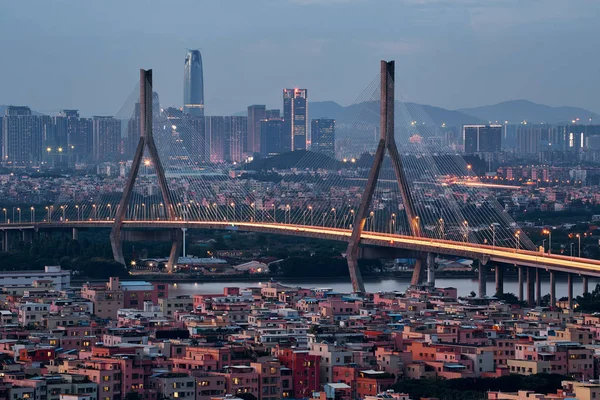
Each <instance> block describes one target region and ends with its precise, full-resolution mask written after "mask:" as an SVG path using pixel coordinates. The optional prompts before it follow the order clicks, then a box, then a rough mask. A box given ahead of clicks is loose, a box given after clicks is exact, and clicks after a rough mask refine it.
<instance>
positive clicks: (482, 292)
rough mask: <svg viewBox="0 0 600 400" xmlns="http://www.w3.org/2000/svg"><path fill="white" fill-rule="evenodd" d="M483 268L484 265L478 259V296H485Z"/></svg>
mask: <svg viewBox="0 0 600 400" xmlns="http://www.w3.org/2000/svg"><path fill="white" fill-rule="evenodd" d="M485 269H486V267H485V265H483V263H482V262H481V261H479V297H485V296H486V287H485V284H486V282H485V272H486V271H485Z"/></svg>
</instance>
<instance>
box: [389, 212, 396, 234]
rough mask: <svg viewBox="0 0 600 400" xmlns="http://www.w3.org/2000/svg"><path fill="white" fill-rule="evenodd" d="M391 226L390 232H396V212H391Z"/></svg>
mask: <svg viewBox="0 0 600 400" xmlns="http://www.w3.org/2000/svg"><path fill="white" fill-rule="evenodd" d="M391 223H392V228H391V232H390V233H391V234H393V233H394V232H396V213H392V220H391Z"/></svg>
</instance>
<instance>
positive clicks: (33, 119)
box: [2, 106, 52, 168]
mask: <svg viewBox="0 0 600 400" xmlns="http://www.w3.org/2000/svg"><path fill="white" fill-rule="evenodd" d="M4 113H5V115H4V118H2V163H3V165H5V166H11V167H20V168H24V167H32V166H40V164H41V162H42V138H43V136H44V132H45V131H47V130H49V129H51V124H52V120H51V118H50V117H48V116H44V115H32V113H31V109H29V107H16V106H9V107H7V108H6V110H5V112H4Z"/></svg>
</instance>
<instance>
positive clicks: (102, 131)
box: [92, 116, 121, 163]
mask: <svg viewBox="0 0 600 400" xmlns="http://www.w3.org/2000/svg"><path fill="white" fill-rule="evenodd" d="M92 125H93V134H92V136H93V161H94V162H95V163H102V162H114V161H118V159H119V158H120V155H121V152H120V148H121V121H120V120H118V119H115V118H113V117H106V116H94V117H93V118H92Z"/></svg>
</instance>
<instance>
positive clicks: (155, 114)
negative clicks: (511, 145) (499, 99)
mask: <svg viewBox="0 0 600 400" xmlns="http://www.w3.org/2000/svg"><path fill="white" fill-rule="evenodd" d="M394 83H395V71H394V63H393V62H382V63H381V71H380V73H379V74H378V76H377V77H376V78H375V79H373V81H372V82H371V83H370V84H369V85H368V86H367V88H366V89H365V90H364V91H363V92H362V94H361V95H360V96H359V97H358V98H357V100H356V101H355V103H354V105H353V106H352V107H349V108H348V110H349V111H348V112H347V113H346V114H345V115H343V116H341V117H339V118H338V119H337V120H336V143H335V149H336V156H337V157H336V159H333V158H329V157H325V156H323V155H322V154H318V153H313V152H306V153H302V156H301V158H300V159H299V160H297V162H296V163H295V165H294V167H293V168H291V169H289V168H288V169H286V170H285V171H278V173H277V174H274V173H266V174H265V173H261V174H253V173H252V172H251V171H245V169H244V168H245V164H243V163H242V160H241V159H238V160H236V159H235V157H237V156H236V155H239V154H241V153H242V149H243V147H244V146H245V141H246V138H245V137H244V129H243V127H241V126H239V121H238V122H237V123H236V120H233V119H232V120H219V119H215V120H214V121H212V120H211V124H219V123H222V124H225V125H226V126H222V127H220V129H219V130H218V132H219V135H212V134H211V133H210V132H208V131H206V130H205V129H204V127H200V126H199V125H198V121H197V120H194V119H190V118H186V117H185V116H184V115H182V114H181V113H177V112H176V111H177V110H175V111H174V110H170V111H169V110H164V109H162V108H161V107H160V104H158V96H157V95H155V94H154V91H153V86H152V74H151V71H143V70H142V71H141V73H140V84H139V86H138V87H136V88H135V89H134V93H133V94H132V95H131V96H130V97H129V99H128V100H127V102H126V103H125V105H124V106H123V107H122V108H121V111H119V113H118V116H120V118H122V119H123V120H125V121H126V123H125V124H123V125H124V126H126V127H127V133H126V135H124V137H125V136H126V137H127V138H129V139H131V137H133V139H135V140H133V141H131V140H130V142H131V143H130V146H128V147H129V150H130V151H131V152H132V154H123V158H122V159H123V160H124V161H123V162H122V163H121V164H120V165H121V169H122V171H123V174H122V175H123V178H122V179H121V180H119V181H118V182H119V183H117V184H114V183H113V184H107V185H105V186H104V187H97V188H94V189H92V190H83V188H82V190H73V191H71V192H65V193H62V194H61V198H60V199H59V200H58V201H57V202H56V203H55V204H52V205H48V206H46V207H45V210H44V211H45V214H44V218H43V219H41V220H40V218H37V219H36V218H35V215H36V214H35V212H33V210H32V212H31V218H29V220H28V219H27V218H26V217H27V212H25V211H26V210H23V216H25V218H22V215H21V210H19V220H18V221H15V220H14V219H13V220H11V221H10V223H8V222H9V221H8V218H7V217H6V215H5V220H4V222H5V223H4V224H1V225H0V229H2V230H4V241H3V242H4V245H5V248H6V246H7V244H8V243H9V240H8V236H9V235H10V234H11V232H15V231H26V230H44V229H73V230H74V234H75V233H76V232H77V230H78V229H93V228H111V245H112V248H113V254H114V257H115V260H117V261H119V262H121V263H125V259H124V257H123V252H122V241H123V240H142V239H146V240H148V239H162V240H168V241H170V242H172V243H173V246H172V250H171V254H170V258H169V263H168V267H169V268H171V267H172V266H173V264H174V263H175V262H176V261H177V257H178V256H179V255H180V254H181V251H182V250H181V246H182V244H183V243H182V242H183V240H184V234H185V230H186V229H232V230H244V231H254V232H265V233H271V234H285V235H296V236H305V237H317V238H324V239H331V240H338V241H344V242H348V250H347V253H346V256H347V259H348V264H349V269H350V274H351V278H352V283H353V288H354V290H355V291H357V292H364V285H363V282H362V277H361V275H360V270H359V269H358V259H359V258H361V257H380V258H387V257H398V256H404V257H411V258H414V259H416V265H415V271H414V274H413V280H412V284H413V285H414V286H427V285H429V286H431V285H433V284H434V279H435V277H434V275H435V266H434V265H433V264H434V256H435V255H436V254H441V255H454V256H461V257H468V258H471V259H474V260H477V261H478V265H479V273H480V285H479V294H480V295H481V296H484V295H485V294H486V293H485V280H484V279H485V274H486V270H488V269H490V268H493V269H494V270H495V274H496V288H497V291H498V292H502V290H503V288H502V282H503V267H504V266H507V265H508V266H517V267H518V268H519V281H520V286H519V287H520V293H519V296H520V297H521V298H523V297H524V293H523V275H524V274H523V272H524V271H525V272H526V277H527V282H526V283H527V284H526V288H527V300H528V301H529V302H530V303H531V304H533V303H535V302H536V301H537V302H539V301H540V299H541V293H540V290H541V289H540V278H539V271H540V269H542V270H543V269H545V270H548V271H550V279H551V282H553V281H554V277H555V271H562V272H567V273H568V274H569V275H568V276H569V289H570V290H569V298H570V299H571V300H572V274H573V273H576V274H580V275H582V276H584V291H587V277H588V276H600V262H598V261H595V260H587V259H582V258H572V257H564V256H560V255H554V254H547V253H544V252H543V251H539V249H536V247H535V245H534V244H533V243H532V242H531V241H530V240H529V238H527V236H526V235H525V234H524V233H523V232H522V231H521V230H520V229H519V227H518V225H517V224H516V223H515V222H514V221H513V220H512V219H511V217H510V216H509V215H508V214H507V213H506V212H505V211H504V209H503V208H502V207H501V206H500V204H499V203H498V202H497V200H496V196H495V192H494V190H497V189H498V188H497V187H493V186H494V185H486V184H484V183H482V182H480V181H478V179H477V177H476V176H475V175H474V174H473V172H472V170H471V168H470V166H469V165H468V164H467V163H466V162H465V161H464V159H463V158H462V157H461V156H460V155H459V154H457V152H456V151H455V150H454V149H451V148H448V147H446V146H444V142H443V140H440V139H441V138H442V137H443V135H444V134H445V132H444V131H443V130H440V129H439V127H437V126H436V125H435V124H433V122H432V121H431V120H430V119H429V117H428V116H427V115H426V114H425V113H421V112H419V110H417V111H415V110H410V112H409V110H408V109H407V108H406V107H405V106H403V103H401V102H396V101H395V85H394ZM138 92H139V94H138ZM202 122H204V121H202ZM211 132H212V131H211ZM132 133H133V135H132ZM123 153H127V149H124V150H123ZM298 154H300V153H298ZM213 157H214V158H215V159H212V158H213ZM223 158H228V160H229V161H233V162H239V163H240V164H239V166H240V167H239V168H237V169H231V168H230V166H228V165H224V164H221V163H219V161H222V159H223ZM490 186H491V187H490ZM495 186H501V185H495ZM534 275H535V277H534ZM551 297H552V298H553V299H554V300H555V292H554V285H553V284H552V285H551Z"/></svg>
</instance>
